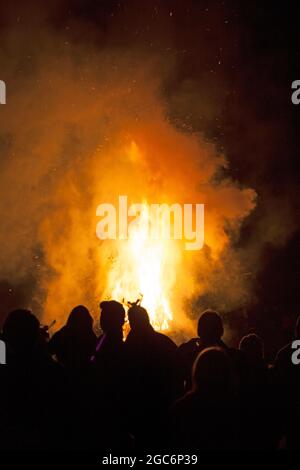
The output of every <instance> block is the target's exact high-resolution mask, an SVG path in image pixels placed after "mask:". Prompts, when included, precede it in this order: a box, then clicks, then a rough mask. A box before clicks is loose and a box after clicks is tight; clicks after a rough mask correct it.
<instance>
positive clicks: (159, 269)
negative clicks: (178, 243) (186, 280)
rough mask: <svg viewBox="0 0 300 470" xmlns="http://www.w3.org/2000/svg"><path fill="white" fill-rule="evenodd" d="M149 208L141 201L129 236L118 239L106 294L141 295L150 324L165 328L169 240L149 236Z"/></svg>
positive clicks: (168, 315)
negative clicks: (141, 205) (139, 209)
mask: <svg viewBox="0 0 300 470" xmlns="http://www.w3.org/2000/svg"><path fill="white" fill-rule="evenodd" d="M150 224H151V220H150V209H149V206H148V205H147V204H146V203H144V204H143V208H142V210H141V211H140V213H139V216H138V217H137V218H136V219H135V220H134V221H133V222H132V223H131V224H130V225H129V227H128V239H127V240H118V241H117V254H116V257H115V260H114V262H113V263H112V267H111V270H110V273H109V276H108V288H107V295H108V297H110V298H112V299H116V300H119V301H121V302H122V301H123V302H124V301H136V300H137V299H138V298H142V305H143V306H144V307H145V308H146V309H147V311H148V313H149V316H150V321H151V324H152V326H153V327H154V328H155V329H158V330H168V329H169V328H170V324H171V322H172V319H173V315H172V310H171V306H170V294H171V290H172V286H173V285H174V282H175V279H174V272H173V273H172V267H171V266H172V263H174V259H175V257H174V254H175V253H174V251H173V250H174V248H173V246H172V241H171V240H165V239H161V238H159V239H152V238H151V237H149V227H150Z"/></svg>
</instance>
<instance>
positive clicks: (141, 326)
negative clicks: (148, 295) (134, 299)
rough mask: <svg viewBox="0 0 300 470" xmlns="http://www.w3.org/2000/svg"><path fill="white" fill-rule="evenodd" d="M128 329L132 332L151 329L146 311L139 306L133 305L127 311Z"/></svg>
mask: <svg viewBox="0 0 300 470" xmlns="http://www.w3.org/2000/svg"><path fill="white" fill-rule="evenodd" d="M128 320H129V325H130V329H131V331H133V332H143V331H148V330H149V328H152V327H151V325H150V319H149V315H148V312H147V310H146V309H145V308H144V307H141V306H140V305H133V306H132V307H130V308H129V310H128Z"/></svg>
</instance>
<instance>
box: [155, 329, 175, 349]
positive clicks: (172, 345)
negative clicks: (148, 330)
mask: <svg viewBox="0 0 300 470" xmlns="http://www.w3.org/2000/svg"><path fill="white" fill-rule="evenodd" d="M155 334H156V338H157V339H158V340H159V342H160V343H161V344H164V345H165V346H168V347H169V348H173V349H174V350H175V349H177V345H176V344H175V343H174V341H173V340H172V339H171V338H170V337H169V336H167V335H165V334H163V333H159V332H158V331H157V332H156V333H155Z"/></svg>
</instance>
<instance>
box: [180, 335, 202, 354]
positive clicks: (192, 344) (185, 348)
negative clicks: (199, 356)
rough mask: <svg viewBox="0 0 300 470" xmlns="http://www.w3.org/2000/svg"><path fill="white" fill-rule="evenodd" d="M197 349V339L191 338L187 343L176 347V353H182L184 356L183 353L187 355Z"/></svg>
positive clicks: (198, 341)
mask: <svg viewBox="0 0 300 470" xmlns="http://www.w3.org/2000/svg"><path fill="white" fill-rule="evenodd" d="M199 347H200V340H199V338H192V339H190V340H189V341H187V342H185V343H182V344H181V345H180V346H179V347H178V352H179V353H182V354H185V353H189V352H191V351H195V350H196V349H197V350H198V349H199Z"/></svg>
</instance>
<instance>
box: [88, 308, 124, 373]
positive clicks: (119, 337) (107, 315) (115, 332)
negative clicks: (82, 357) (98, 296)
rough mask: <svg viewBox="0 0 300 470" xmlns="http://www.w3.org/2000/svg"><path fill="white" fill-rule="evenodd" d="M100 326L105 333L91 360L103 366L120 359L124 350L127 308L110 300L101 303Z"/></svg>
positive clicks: (99, 339)
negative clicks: (124, 327)
mask: <svg viewBox="0 0 300 470" xmlns="http://www.w3.org/2000/svg"><path fill="white" fill-rule="evenodd" d="M100 310H101V314H100V326H101V329H102V332H103V334H102V335H101V336H100V337H99V338H98V341H97V346H96V351H95V353H94V354H93V356H92V358H91V360H92V362H94V361H95V363H97V364H98V365H99V366H100V363H101V367H106V365H107V362H111V361H114V360H119V358H120V354H122V352H123V347H124V342H123V326H124V323H125V310H124V307H123V305H122V304H121V303H119V302H117V301H115V300H110V301H103V302H101V303H100Z"/></svg>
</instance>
